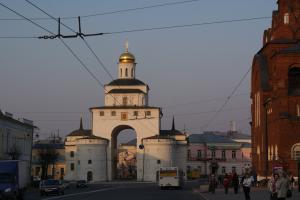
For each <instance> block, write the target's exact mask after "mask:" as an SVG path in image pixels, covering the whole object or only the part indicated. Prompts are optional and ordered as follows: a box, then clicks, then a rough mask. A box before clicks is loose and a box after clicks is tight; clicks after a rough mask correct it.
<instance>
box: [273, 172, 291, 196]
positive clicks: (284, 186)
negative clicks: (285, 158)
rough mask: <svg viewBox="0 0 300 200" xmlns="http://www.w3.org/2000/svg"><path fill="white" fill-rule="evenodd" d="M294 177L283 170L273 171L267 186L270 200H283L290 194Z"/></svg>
mask: <svg viewBox="0 0 300 200" xmlns="http://www.w3.org/2000/svg"><path fill="white" fill-rule="evenodd" d="M293 182H294V178H293V177H292V176H290V177H289V176H288V175H287V173H286V172H284V171H278V172H274V173H273V175H272V178H271V180H270V181H269V184H268V188H269V191H270V199H271V200H284V199H286V198H289V197H291V196H292V187H293Z"/></svg>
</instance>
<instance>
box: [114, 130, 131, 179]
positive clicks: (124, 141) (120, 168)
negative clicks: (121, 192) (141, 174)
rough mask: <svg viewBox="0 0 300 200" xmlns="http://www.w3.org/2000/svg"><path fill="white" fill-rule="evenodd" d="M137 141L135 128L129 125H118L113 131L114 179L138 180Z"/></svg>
mask: <svg viewBox="0 0 300 200" xmlns="http://www.w3.org/2000/svg"><path fill="white" fill-rule="evenodd" d="M136 141H137V134H136V132H135V130H134V129H133V128H132V127H130V126H127V125H121V126H118V127H116V128H115V129H114V130H113V132H112V139H111V148H112V149H111V152H112V158H113V159H112V177H113V178H114V179H127V180H136V178H137V164H136V152H137V150H136V146H137V145H136Z"/></svg>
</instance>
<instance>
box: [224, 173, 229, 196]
mask: <svg viewBox="0 0 300 200" xmlns="http://www.w3.org/2000/svg"><path fill="white" fill-rule="evenodd" d="M229 184H230V179H229V176H228V174H225V177H224V179H223V186H224V189H225V194H228V188H229Z"/></svg>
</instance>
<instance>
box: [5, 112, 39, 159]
mask: <svg viewBox="0 0 300 200" xmlns="http://www.w3.org/2000/svg"><path fill="white" fill-rule="evenodd" d="M35 128H36V127H35V126H34V125H33V122H32V121H30V120H27V119H24V118H23V119H21V120H17V119H14V118H13V115H12V114H11V113H7V112H5V113H2V111H1V110H0V160H3V159H19V160H26V161H28V162H30V161H31V149H32V143H33V140H32V139H33V134H34V129H35Z"/></svg>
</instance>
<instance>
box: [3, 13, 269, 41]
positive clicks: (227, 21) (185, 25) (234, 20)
mask: <svg viewBox="0 0 300 200" xmlns="http://www.w3.org/2000/svg"><path fill="white" fill-rule="evenodd" d="M270 18H271V17H270V16H263V17H252V18H241V19H230V20H218V21H211V22H201V23H195V24H183V25H173V26H160V27H150V28H140V29H131V30H121V31H111V32H101V33H96V34H94V35H102V36H103V35H114V34H123V33H134V32H145V31H156V30H168V29H176V28H188V27H196V26H206V25H214V24H226V23H236V22H248V21H258V20H265V19H270ZM91 35H93V34H91ZM16 38H21V39H22V38H23V36H11V37H10V36H0V39H16ZM24 38H36V39H41V37H34V36H32V37H28V36H24Z"/></svg>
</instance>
